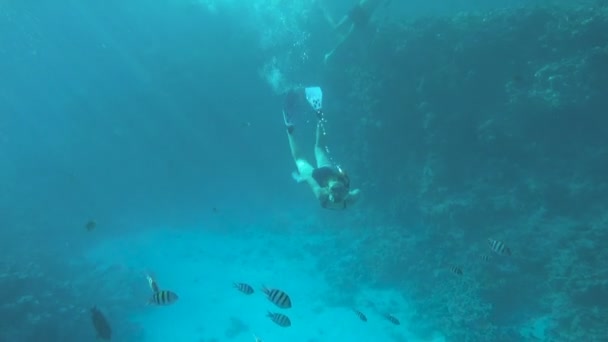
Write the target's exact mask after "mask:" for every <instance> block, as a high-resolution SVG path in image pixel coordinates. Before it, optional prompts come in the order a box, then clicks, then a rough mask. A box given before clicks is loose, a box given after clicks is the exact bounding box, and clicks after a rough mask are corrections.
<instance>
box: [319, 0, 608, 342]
mask: <svg viewBox="0 0 608 342" xmlns="http://www.w3.org/2000/svg"><path fill="white" fill-rule="evenodd" d="M606 32H608V8H607V7H605V5H604V6H601V5H596V6H592V5H586V6H578V7H575V6H572V7H567V8H566V7H531V8H519V9H505V10H499V11H492V12H483V13H482V12H480V13H462V14H459V15H456V16H453V17H443V18H427V19H419V20H416V21H414V22H408V23H391V24H385V25H381V26H380V27H379V28H378V33H377V34H376V36H375V39H374V41H373V43H372V46H371V47H369V46H366V48H365V49H363V50H364V51H362V54H350V55H347V56H346V55H345V56H343V57H342V59H343V60H342V61H340V63H339V65H340V68H334V69H332V75H331V77H329V79H333V80H335V83H333V84H332V85H331V86H332V88H334V89H336V90H337V92H340V93H341V94H340V95H334V96H338V97H339V96H344V97H347V98H348V101H347V102H346V103H347V106H348V108H344V109H343V111H344V112H347V113H348V118H342V119H341V118H334V119H333V122H331V123H330V127H329V129H330V130H331V129H332V127H331V125H335V126H334V127H336V126H342V127H344V126H346V127H349V126H348V125H349V122H348V121H347V120H350V122H352V121H353V120H352V118H353V117H355V118H361V119H357V120H356V122H355V126H354V127H352V130H350V133H345V134H348V136H346V138H348V139H349V141H353V142H355V143H353V144H351V145H348V144H344V145H345V146H344V150H341V151H337V153H339V154H344V155H353V156H357V160H356V169H357V172H358V174H357V178H360V179H354V181H355V182H359V181H363V182H364V185H363V187H364V189H366V192H367V198H368V199H369V201H368V204H370V205H371V206H374V207H375V208H374V209H373V211H372V212H370V213H367V214H366V213H360V215H359V216H358V217H357V218H356V219H355V223H353V225H357V226H359V227H360V228H359V229H360V230H361V234H362V235H363V236H365V237H362V238H361V241H360V242H359V243H358V244H357V245H356V247H350V248H352V249H351V250H352V251H353V253H354V254H356V255H357V257H356V258H354V259H348V260H346V259H345V260H342V261H340V264H339V265H337V266H336V267H335V268H334V267H333V266H332V265H331V263H328V264H326V265H325V267H327V270H328V274H329V275H330V277H332V279H334V280H336V281H340V282H341V283H356V282H359V283H360V282H365V283H373V284H376V285H379V284H382V285H390V286H399V288H402V289H404V294H406V295H407V296H408V297H412V298H413V300H416V301H417V302H418V305H419V308H420V312H421V313H424V314H420V317H419V319H420V322H426V323H427V324H429V325H433V324H434V325H435V327H439V328H441V330H443V331H444V332H446V333H448V334H449V337H450V340H462V341H464V340H469V341H486V340H488V339H484V336H485V337H486V338H487V337H488V336H493V338H494V339H493V340H496V341H498V340H501V341H502V340H505V341H506V340H512V338H514V337H513V336H518V338H521V336H522V334H523V335H524V336H527V337H531V336H535V337H537V338H542V337H546V338H549V339H556V338H557V336H560V337H559V340H560V341H578V340H581V338H582V337H586V339H587V340H599V339H600V337H601V331H602V323H601V322H602V319H601V317H606V315H607V314H608V311H607V309H606V307H607V306H606V304H607V303H608V285H607V284H606V281H605V279H607V277H608V271H607V270H606V265H605V264H602V260H608V259H607V258H608V248H606V241H608V240H607V238H608V227H607V224H608V216H607V215H606V214H605V208H606V203H608V176H607V175H608V118H607V117H606V115H605V113H606V108H608V96H607V95H608V39H607V38H608V36H607V34H606ZM337 64H338V63H337ZM344 116H346V115H344ZM343 131H344V130H343ZM378 212H382V213H383V215H384V218H383V219H382V220H373V219H372V217H375V215H376V214H377V213H378ZM416 216H421V217H422V218H423V219H422V222H418V223H415V222H413V221H414V220H412V218H413V217H416ZM387 222H388V223H387ZM488 237H495V238H496V237H499V238H500V239H502V240H505V241H508V244H509V245H510V246H511V248H512V249H513V250H514V255H513V257H512V258H509V259H505V258H493V259H491V260H483V258H481V255H482V254H483V253H485V252H487V246H486V245H485V239H487V238H488ZM345 248H346V247H345ZM449 261H456V262H458V263H459V264H461V265H465V267H464V268H463V270H464V272H465V275H466V276H465V277H464V279H465V280H464V281H460V280H459V281H458V282H453V281H449V279H450V278H449V277H448V276H449V274H445V275H444V274H443V273H438V272H437V269H441V268H442V267H443V268H447V267H448V266H445V264H446V263H448V262H449ZM345 268H346V269H349V270H352V271H351V272H349V273H348V274H350V275H351V276H352V279H344V278H343V276H344V273H343V270H344V269H345ZM332 270H333V271H332ZM370 270H371V271H370ZM395 270H399V272H398V273H399V274H398V275H396V272H395ZM337 278H340V279H339V280H338V279H337ZM421 283H423V284H432V286H420V284H421ZM543 315H544V316H547V317H550V318H549V319H548V321H550V323H548V324H546V325H547V327H546V328H543V329H540V328H538V327H537V328H536V329H537V330H535V331H532V330H534V329H531V330H530V331H531V332H527V333H525V332H524V333H522V331H521V326H525V325H526V324H530V325H533V324H534V323H533V322H532V321H533V320H534V317H541V316H543ZM429 322H434V323H429ZM539 329H540V330H542V333H541V332H539ZM526 334H527V335H526ZM541 334H542V335H543V336H538V335H541ZM544 334H546V335H544Z"/></svg>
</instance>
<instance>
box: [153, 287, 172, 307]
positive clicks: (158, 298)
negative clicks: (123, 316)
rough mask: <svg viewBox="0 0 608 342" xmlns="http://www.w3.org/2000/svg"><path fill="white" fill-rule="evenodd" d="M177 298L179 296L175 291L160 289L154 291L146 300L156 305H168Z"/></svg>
mask: <svg viewBox="0 0 608 342" xmlns="http://www.w3.org/2000/svg"><path fill="white" fill-rule="evenodd" d="M178 299H179V297H178V296H177V294H175V292H172V291H167V290H161V291H158V292H155V293H154V294H153V295H152V297H151V298H150V300H149V301H148V303H150V304H156V305H170V304H173V303H175V302H176V301H177V300H178Z"/></svg>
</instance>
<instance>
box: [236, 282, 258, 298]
mask: <svg viewBox="0 0 608 342" xmlns="http://www.w3.org/2000/svg"><path fill="white" fill-rule="evenodd" d="M234 288H235V289H237V290H239V291H241V292H243V293H244V294H246V295H250V294H252V293H253V292H254V291H253V287H251V285H249V284H245V283H234Z"/></svg>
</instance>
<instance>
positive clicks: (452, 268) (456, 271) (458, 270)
mask: <svg viewBox="0 0 608 342" xmlns="http://www.w3.org/2000/svg"><path fill="white" fill-rule="evenodd" d="M450 272H452V273H454V274H455V275H459V276H461V275H462V268H460V267H458V266H450Z"/></svg>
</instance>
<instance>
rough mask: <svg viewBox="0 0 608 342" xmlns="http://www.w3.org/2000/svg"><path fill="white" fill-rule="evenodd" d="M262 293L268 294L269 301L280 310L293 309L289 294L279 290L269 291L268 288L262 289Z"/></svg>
mask: <svg viewBox="0 0 608 342" xmlns="http://www.w3.org/2000/svg"><path fill="white" fill-rule="evenodd" d="M262 291H263V292H264V293H265V294H266V297H268V300H269V301H271V302H272V303H273V304H274V305H276V306H278V307H279V308H282V309H289V308H291V299H290V298H289V295H288V294H287V293H285V292H283V291H281V290H278V289H268V288H266V287H264V288H262Z"/></svg>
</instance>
